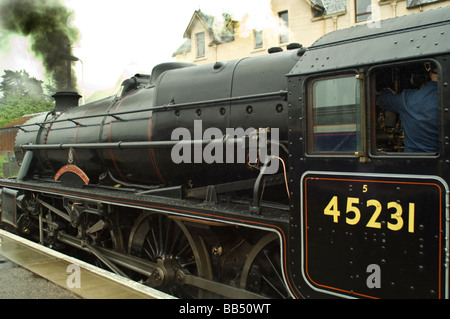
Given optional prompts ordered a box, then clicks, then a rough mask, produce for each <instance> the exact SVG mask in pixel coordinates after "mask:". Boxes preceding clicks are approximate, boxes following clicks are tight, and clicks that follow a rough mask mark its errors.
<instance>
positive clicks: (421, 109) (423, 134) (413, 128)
mask: <svg viewBox="0 0 450 319" xmlns="http://www.w3.org/2000/svg"><path fill="white" fill-rule="evenodd" d="M426 68H427V71H428V74H429V76H430V81H428V83H427V84H426V85H425V86H424V87H423V88H421V89H408V90H403V91H402V92H401V93H399V94H395V93H394V92H393V91H392V90H390V89H385V90H383V91H382V92H381V93H380V94H379V96H378V99H377V101H378V103H379V105H380V106H381V107H383V108H384V109H386V110H390V111H393V112H396V113H398V114H399V115H400V118H401V121H402V124H403V129H404V131H405V150H404V151H405V152H418V153H421V152H432V153H438V152H439V129H438V95H437V81H438V74H437V68H436V67H434V66H431V65H429V64H427V66H426Z"/></svg>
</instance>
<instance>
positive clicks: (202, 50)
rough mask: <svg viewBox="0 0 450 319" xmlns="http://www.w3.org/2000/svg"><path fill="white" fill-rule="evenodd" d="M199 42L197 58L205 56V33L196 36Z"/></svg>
mask: <svg viewBox="0 0 450 319" xmlns="http://www.w3.org/2000/svg"><path fill="white" fill-rule="evenodd" d="M195 39H196V42H197V58H201V57H204V56H205V32H200V33H197V34H196V35H195Z"/></svg>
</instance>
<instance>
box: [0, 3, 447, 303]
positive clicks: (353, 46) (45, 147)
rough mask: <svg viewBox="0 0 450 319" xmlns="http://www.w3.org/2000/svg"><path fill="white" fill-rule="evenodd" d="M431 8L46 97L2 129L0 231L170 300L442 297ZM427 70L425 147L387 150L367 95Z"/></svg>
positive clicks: (436, 45)
mask: <svg viewBox="0 0 450 319" xmlns="http://www.w3.org/2000/svg"><path fill="white" fill-rule="evenodd" d="M448 17H450V7H444V8H440V9H439V10H430V11H427V12H422V13H418V14H411V15H408V16H404V17H399V18H395V19H389V20H383V21H380V22H379V24H377V26H376V27H373V25H359V26H355V27H352V28H349V29H344V30H338V31H334V32H331V33H329V34H327V35H325V36H323V37H322V38H320V39H319V40H317V41H316V42H315V43H314V44H313V45H312V46H311V47H309V48H302V47H301V46H300V47H299V46H290V47H289V49H290V50H287V51H284V52H276V53H271V54H268V55H264V56H258V57H252V58H243V59H240V60H235V61H227V62H217V63H214V64H211V65H201V66H196V65H193V64H188V63H177V62H173V63H165V64H161V65H158V66H156V67H155V68H154V69H153V71H152V73H151V75H143V74H136V75H135V76H134V77H132V78H130V79H128V80H126V81H124V83H123V85H122V88H121V90H120V92H119V93H117V95H116V96H112V97H109V98H105V99H102V100H99V101H96V102H93V103H89V104H86V105H81V106H78V99H79V95H78V94H76V93H70V92H61V93H59V94H57V95H55V100H57V102H56V108H55V110H54V111H53V112H49V113H43V114H39V115H36V116H34V117H32V118H31V119H30V120H28V122H26V123H25V124H24V125H21V126H18V127H17V130H18V132H17V136H16V141H15V153H16V158H17V159H18V161H19V163H20V164H21V168H20V171H19V173H18V176H17V178H7V179H2V180H0V187H1V224H2V227H3V228H5V229H8V230H10V231H12V232H16V233H19V234H21V235H22V236H26V237H30V238H33V239H35V240H37V241H39V242H40V243H42V244H44V245H47V246H51V247H54V248H55V249H60V250H70V249H76V250H80V251H82V252H85V253H86V255H87V256H93V257H94V259H95V260H97V262H98V263H99V264H101V265H102V266H103V267H105V268H108V269H109V270H111V271H113V272H116V273H118V274H120V275H122V276H127V277H130V278H132V279H135V280H139V281H142V282H144V283H145V284H147V285H149V286H152V287H155V288H157V289H160V290H162V291H165V292H168V293H170V294H173V295H175V296H177V297H180V298H219V297H225V298H324V297H343V298H355V297H356V298H448V297H449V295H448V294H449V291H448V290H449V273H448V271H449V270H448V266H449V265H448V260H449V256H448V251H449V240H448V232H449V224H448V221H449V211H448V204H449V198H448V191H449V188H448V183H449V179H450V175H449V170H448V168H449V160H450V151H449V141H448V139H449V136H450V121H449V120H450V114H449V111H448V110H449V108H450V105H448V101H450V91H449V88H448V83H449V80H450V75H449V74H450V64H449V58H450V46H449V39H450V38H449V35H450V20H449V18H448ZM277 51H278V50H277ZM430 66H433V67H435V68H436V69H437V71H438V84H437V87H438V89H437V95H438V106H437V108H438V122H439V123H436V125H437V126H438V127H439V151H438V152H433V153H427V152H424V153H409V152H404V146H405V144H404V140H405V132H404V130H403V125H402V121H401V118H400V117H399V116H398V115H397V114H395V113H393V112H390V111H388V110H385V109H383V108H382V107H381V106H380V105H378V104H377V95H378V93H379V92H380V91H381V90H382V89H384V88H391V89H392V90H394V91H395V93H397V94H399V93H401V92H402V91H404V90H410V89H414V90H419V89H420V88H421V87H423V85H424V84H425V82H426V81H427V80H429V79H427V71H429V68H430ZM417 129H418V130H420V127H418V128H417ZM174 132H178V133H180V134H174ZM255 140H256V141H258V142H259V143H260V144H258V143H256V144H255V143H253V144H252V141H255ZM261 141H263V142H264V143H261ZM255 145H256V146H255ZM261 145H263V146H264V145H265V146H266V148H265V149H261V148H260V147H259V146H261ZM174 150H176V152H174ZM263 151H265V152H266V155H267V156H266V160H264V159H263V158H262V152H263ZM277 151H278V152H277ZM174 154H175V155H177V156H178V158H177V159H174ZM255 154H256V155H255ZM206 155H208V156H209V157H207V156H206ZM241 155H243V156H241ZM253 157H256V159H255V158H253ZM252 158H253V160H252ZM268 163H272V164H273V163H277V165H276V167H277V169H276V170H275V172H271V173H270V174H267V166H268ZM272 173H273V174H272Z"/></svg>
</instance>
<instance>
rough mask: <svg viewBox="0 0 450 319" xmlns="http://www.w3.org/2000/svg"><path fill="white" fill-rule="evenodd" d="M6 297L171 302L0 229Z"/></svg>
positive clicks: (0, 278)
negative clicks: (158, 300) (160, 300)
mask: <svg viewBox="0 0 450 319" xmlns="http://www.w3.org/2000/svg"><path fill="white" fill-rule="evenodd" d="M17 266H19V267H17ZM75 276H76V277H75ZM8 285H9V286H8ZM2 294H3V295H2ZM9 298H11V299H16V298H19V299H20V298H23V299H41V298H45V299H48V298H55V299H56V298H57V299H174V297H173V296H170V295H167V294H165V293H162V292H160V291H158V290H155V289H153V288H150V287H147V286H145V285H142V284H140V283H138V282H135V281H132V280H129V279H127V278H124V277H122V276H119V275H116V274H114V273H111V272H109V271H106V270H104V269H101V268H98V267H95V266H93V265H91V264H89V263H86V262H83V261H80V260H78V259H76V258H72V257H70V256H67V255H64V254H62V253H59V252H57V251H54V250H52V249H50V248H47V247H44V246H42V245H39V244H37V243H34V242H31V241H29V240H27V239H24V238H22V237H19V236H16V235H14V234H11V233H9V232H7V231H4V230H1V229H0V299H9Z"/></svg>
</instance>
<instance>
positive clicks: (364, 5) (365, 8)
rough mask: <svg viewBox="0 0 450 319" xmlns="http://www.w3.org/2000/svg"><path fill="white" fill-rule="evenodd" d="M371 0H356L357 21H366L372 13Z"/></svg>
mask: <svg viewBox="0 0 450 319" xmlns="http://www.w3.org/2000/svg"><path fill="white" fill-rule="evenodd" d="M371 7H372V5H371V0H355V15H356V22H361V21H366V20H369V19H370V16H371V15H372V8H371Z"/></svg>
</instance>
